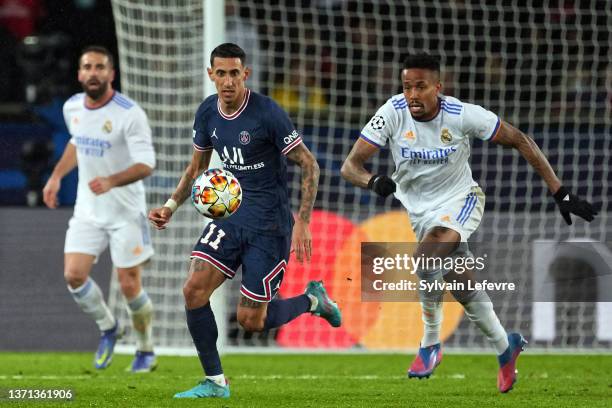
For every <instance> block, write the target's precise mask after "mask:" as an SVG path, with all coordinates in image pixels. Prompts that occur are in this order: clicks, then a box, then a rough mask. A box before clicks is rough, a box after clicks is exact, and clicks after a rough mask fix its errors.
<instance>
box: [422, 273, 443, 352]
mask: <svg viewBox="0 0 612 408" xmlns="http://www.w3.org/2000/svg"><path fill="white" fill-rule="evenodd" d="M419 279H423V280H426V281H427V282H428V283H434V282H440V283H443V282H444V281H443V280H442V272H441V271H439V270H436V271H425V270H422V271H419ZM443 295H444V291H443V290H438V289H433V290H431V291H427V290H420V291H419V298H420V300H421V316H422V318H423V338H422V339H421V347H429V346H432V345H434V344H438V343H440V327H441V326H442V296H443Z"/></svg>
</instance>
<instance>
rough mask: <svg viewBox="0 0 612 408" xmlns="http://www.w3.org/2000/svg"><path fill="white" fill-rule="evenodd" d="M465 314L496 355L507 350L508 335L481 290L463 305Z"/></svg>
mask: <svg viewBox="0 0 612 408" xmlns="http://www.w3.org/2000/svg"><path fill="white" fill-rule="evenodd" d="M463 307H464V309H465V314H466V316H467V317H468V319H470V320H471V321H472V322H474V323H476V326H478V328H479V329H480V331H482V332H483V334H484V335H485V336H487V339H488V340H489V342H491V344H492V345H493V347H495V350H496V351H497V354H498V355H499V354H502V353H503V352H504V351H506V349H507V348H508V334H507V333H506V330H505V329H504V327H503V326H502V325H501V323H500V322H499V319H498V317H497V315H496V314H495V311H494V310H493V303H491V299H490V298H489V296H488V295H487V292H485V291H483V290H479V291H477V293H476V294H475V295H474V296H472V298H471V299H470V300H469V301H468V302H466V303H464V304H463Z"/></svg>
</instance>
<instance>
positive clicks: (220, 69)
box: [149, 43, 341, 398]
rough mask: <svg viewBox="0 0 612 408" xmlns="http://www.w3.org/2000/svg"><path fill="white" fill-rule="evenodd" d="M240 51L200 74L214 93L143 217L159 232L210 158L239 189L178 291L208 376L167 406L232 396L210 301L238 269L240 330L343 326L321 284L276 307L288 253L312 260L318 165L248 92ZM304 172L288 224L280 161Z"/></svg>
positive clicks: (265, 101) (223, 53)
mask: <svg viewBox="0 0 612 408" xmlns="http://www.w3.org/2000/svg"><path fill="white" fill-rule="evenodd" d="M245 58H246V55H245V52H244V51H243V50H242V49H241V48H240V47H239V46H237V45H236V44H232V43H225V44H221V45H219V46H218V47H217V48H215V49H214V50H213V52H212V53H211V56H210V65H211V68H208V76H209V78H210V79H211V80H212V81H213V82H214V83H215V87H216V89H217V94H216V95H212V96H210V97H208V98H206V99H205V100H204V102H202V104H201V105H200V107H199V109H198V111H197V113H196V117H195V123H194V127H193V146H194V151H193V156H192V159H191V163H190V164H189V165H188V166H187V169H186V170H185V172H184V174H183V176H182V177H181V180H180V181H179V184H178V186H177V188H176V190H175V191H174V193H173V194H172V197H171V198H170V199H169V200H168V201H167V202H166V204H164V206H163V207H160V208H156V209H153V210H151V211H150V213H149V219H150V220H151V222H152V223H153V225H154V226H155V227H156V228H157V229H163V228H165V227H166V225H167V223H168V222H169V221H170V217H171V216H172V213H173V212H174V211H176V209H177V208H178V206H179V205H180V204H182V203H183V202H184V201H185V200H186V199H187V198H188V197H189V195H190V193H191V187H192V185H193V182H194V180H195V179H196V178H197V177H198V176H199V175H200V174H201V173H202V172H203V171H205V170H206V169H207V168H208V164H209V161H210V157H211V153H212V150H213V149H214V150H216V151H217V153H218V154H219V156H220V157H221V159H222V161H223V167H224V168H225V169H226V170H228V171H231V172H232V173H233V174H234V175H235V176H236V177H237V178H238V181H239V182H240V185H241V186H242V191H243V201H242V203H241V205H240V208H239V209H238V211H237V212H236V213H235V214H233V215H232V216H231V217H229V218H227V219H224V220H215V221H213V222H211V223H210V224H208V225H207V226H206V227H205V228H204V231H203V232H202V236H201V238H200V239H199V240H198V242H197V244H196V246H195V248H194V250H193V252H192V253H191V266H190V271H189V277H188V279H187V282H186V283H185V286H184V287H183V294H184V296H185V303H186V310H187V326H188V327H189V331H190V333H191V336H192V337H193V342H194V344H195V346H196V349H197V350H198V356H199V358H200V362H201V363H202V368H203V369H204V372H205V375H206V378H205V379H204V381H202V382H200V383H199V384H198V385H196V386H195V387H194V388H192V389H190V390H187V391H185V392H181V393H178V394H176V395H175V398H206V397H222V398H227V397H229V395H230V391H229V385H228V384H227V381H226V379H225V376H224V375H223V369H222V368H221V360H220V358H219V354H218V352H217V347H216V342H217V336H218V333H217V325H216V323H215V316H214V314H213V311H212V310H211V307H210V303H209V299H210V296H211V295H212V293H213V292H214V291H215V289H217V288H218V287H219V286H220V285H221V284H222V283H223V282H224V281H225V280H226V279H232V278H233V277H234V275H235V273H236V270H237V269H238V267H239V266H242V286H241V289H240V292H241V298H240V302H239V304H238V309H237V317H238V322H239V323H240V324H241V325H242V327H243V328H244V329H245V330H247V331H263V330H269V329H273V328H276V327H279V326H281V325H283V324H285V323H287V322H289V321H291V320H293V319H295V318H296V317H298V316H299V315H301V314H303V313H306V312H310V313H312V314H314V315H317V316H320V317H322V318H324V319H325V320H327V321H328V322H329V323H330V325H332V326H333V327H338V326H340V324H341V314H340V310H339V308H338V306H337V305H336V303H335V302H333V301H332V300H331V299H330V298H329V296H328V295H327V293H326V291H325V288H324V287H323V285H322V282H315V281H313V282H310V283H309V284H308V286H307V288H306V293H305V294H303V295H300V296H296V297H293V298H289V299H282V300H281V299H274V297H275V295H276V293H277V292H278V290H279V288H280V285H281V283H282V280H283V275H284V272H285V269H286V266H287V262H288V260H289V253H290V249H293V250H295V254H296V258H297V259H298V261H299V262H302V261H303V260H304V259H306V260H310V256H311V248H312V247H311V243H312V238H311V234H310V229H309V223H310V216H311V212H312V207H313V204H314V200H315V197H316V193H317V184H318V179H319V166H318V165H317V162H316V160H315V158H314V156H313V155H312V154H311V153H310V151H309V150H308V148H307V147H306V146H305V145H304V143H302V138H301V136H300V135H299V133H298V132H297V130H296V129H295V127H294V126H293V124H292V123H291V120H290V119H289V117H288V115H287V114H286V113H285V112H284V111H283V110H282V109H281V108H280V107H279V106H278V105H277V104H276V103H275V102H274V101H273V100H272V99H270V98H268V97H266V96H263V95H260V94H258V93H255V92H253V91H251V90H250V89H248V88H246V86H245V81H246V79H247V78H248V76H249V74H250V70H249V68H248V67H246V65H245ZM286 158H289V160H291V161H292V162H294V163H296V164H297V165H298V166H300V168H301V169H302V187H301V203H300V208H299V210H298V213H297V216H296V218H295V225H294V220H293V215H292V213H291V209H290V208H289V195H288V191H287V159H286Z"/></svg>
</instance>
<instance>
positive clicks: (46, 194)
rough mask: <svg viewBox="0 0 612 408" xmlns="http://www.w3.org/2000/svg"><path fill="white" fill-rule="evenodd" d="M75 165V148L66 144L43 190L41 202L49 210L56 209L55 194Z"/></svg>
mask: <svg viewBox="0 0 612 408" xmlns="http://www.w3.org/2000/svg"><path fill="white" fill-rule="evenodd" d="M76 165H77V156H76V146H75V145H73V144H72V143H68V144H67V145H66V148H65V149H64V153H63V154H62V157H61V158H60V161H59V162H57V164H56V165H55V167H54V168H53V172H52V173H51V176H50V177H49V180H47V184H45V187H44V188H43V201H44V203H45V205H46V206H47V207H49V208H56V207H57V193H58V192H59V190H60V186H61V182H62V179H63V178H64V176H65V175H66V174H68V173H69V172H70V171H71V170H72V169H74V168H75V167H76Z"/></svg>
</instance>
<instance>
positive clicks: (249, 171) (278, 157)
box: [193, 89, 302, 235]
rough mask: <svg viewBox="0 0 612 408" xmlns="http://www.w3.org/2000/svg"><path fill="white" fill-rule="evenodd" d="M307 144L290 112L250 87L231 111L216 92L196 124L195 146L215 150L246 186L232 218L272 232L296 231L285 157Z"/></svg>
mask: <svg viewBox="0 0 612 408" xmlns="http://www.w3.org/2000/svg"><path fill="white" fill-rule="evenodd" d="M301 142H302V138H301V136H300V135H299V133H298V132H297V130H296V129H295V127H294V126H293V123H291V119H289V116H288V115H287V113H286V112H285V111H284V110H283V109H282V108H281V107H280V106H278V105H277V104H276V102H274V101H273V100H272V99H270V98H268V97H267V96H264V95H260V94H258V93H256V92H252V91H251V90H250V89H247V90H246V93H245V98H244V101H243V102H242V104H241V106H240V108H239V109H238V110H237V111H236V112H235V113H233V114H232V115H226V114H224V113H223V112H222V110H221V107H220V103H219V99H218V96H217V95H211V96H209V97H208V98H206V99H205V100H204V102H202V104H201V105H200V107H199V108H198V111H197V112H196V116H195V123H194V125H193V146H194V148H195V149H196V150H200V151H207V150H211V149H215V150H216V151H217V153H218V154H219V156H220V157H221V160H222V161H223V167H224V168H225V169H226V170H228V171H229V172H231V173H232V174H234V175H235V176H236V178H237V179H238V181H239V182H240V186H241V187H242V203H241V204H240V208H238V211H236V213H235V214H233V215H232V216H231V217H229V218H228V219H227V222H230V223H233V224H236V225H239V226H241V227H244V228H248V229H252V230H256V231H259V232H261V233H267V234H273V235H285V234H289V233H290V232H291V228H292V226H293V216H292V214H291V210H290V208H289V194H288V191H287V159H286V157H285V155H286V154H287V153H289V151H290V150H291V149H293V148H294V147H296V146H297V145H299V144H300V143H301Z"/></svg>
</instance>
